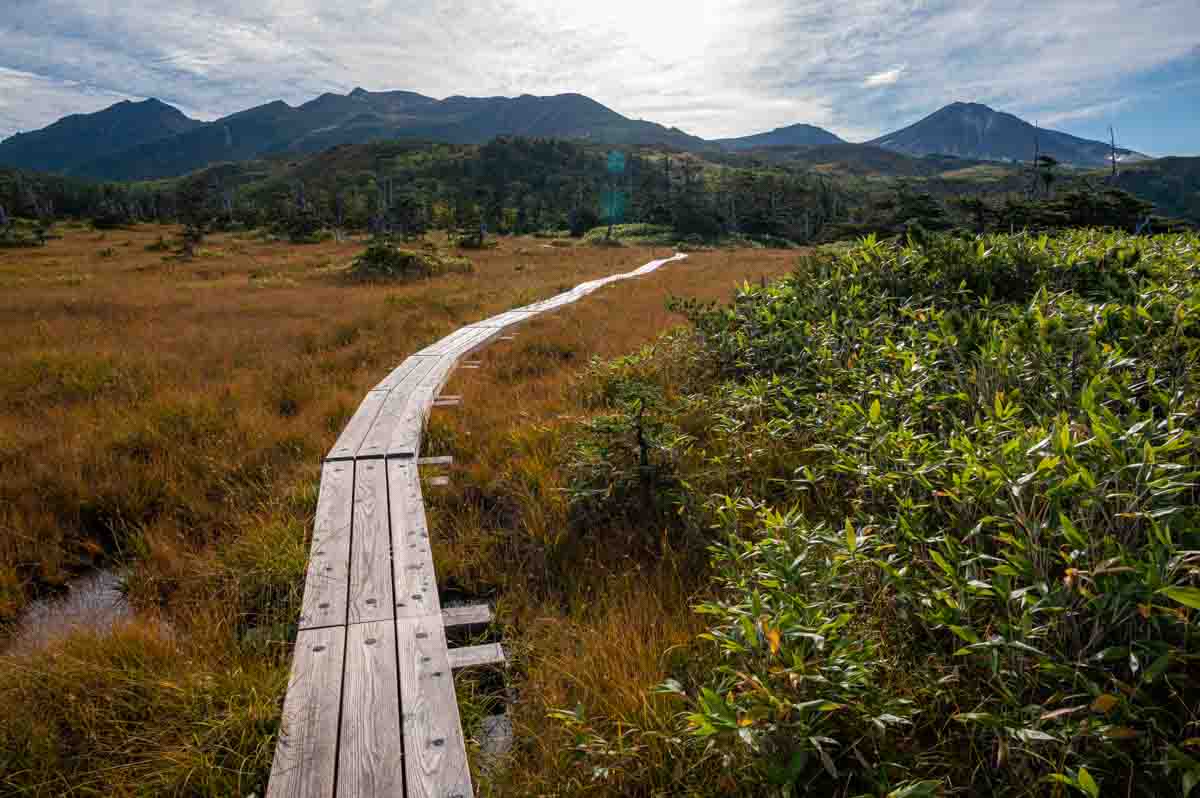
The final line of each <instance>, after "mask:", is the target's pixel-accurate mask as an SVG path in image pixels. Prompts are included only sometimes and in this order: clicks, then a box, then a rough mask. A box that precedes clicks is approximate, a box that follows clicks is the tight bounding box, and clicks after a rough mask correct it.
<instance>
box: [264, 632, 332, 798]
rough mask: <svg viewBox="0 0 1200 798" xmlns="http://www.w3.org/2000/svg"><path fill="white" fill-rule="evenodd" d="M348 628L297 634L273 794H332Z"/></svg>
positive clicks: (292, 797)
mask: <svg viewBox="0 0 1200 798" xmlns="http://www.w3.org/2000/svg"><path fill="white" fill-rule="evenodd" d="M345 641H346V629H345V627H342V626H338V627H333V628H330V629H312V630H308V631H302V632H300V633H299V634H298V635H297V636H296V648H295V652H294V653H293V655H292V676H291V681H290V682H289V684H288V691H287V698H286V700H285V701H284V704H283V719H282V721H281V725H280V730H279V742H278V743H276V745H275V760H274V761H273V762H272V763H271V781H270V782H269V784H268V786H267V798H332V796H333V780H334V769H335V766H336V762H337V749H338V712H339V708H340V705H341V697H342V658H343V656H344V654H345Z"/></svg>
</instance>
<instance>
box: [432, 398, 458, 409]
mask: <svg viewBox="0 0 1200 798" xmlns="http://www.w3.org/2000/svg"><path fill="white" fill-rule="evenodd" d="M461 404H462V399H461V398H459V397H455V398H453V399H434V400H433V406H434V407H458V406H459V405H461Z"/></svg>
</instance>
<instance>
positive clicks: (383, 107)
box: [0, 88, 1146, 180]
mask: <svg viewBox="0 0 1200 798" xmlns="http://www.w3.org/2000/svg"><path fill="white" fill-rule="evenodd" d="M497 136H525V137H540V138H563V139H578V140H584V141H587V142H592V143H596V144H599V145H602V146H614V147H636V146H655V147H666V148H671V149H677V150H690V151H693V152H702V151H711V150H714V149H721V150H725V151H727V152H749V151H755V152H761V153H765V152H766V151H767V150H781V149H782V150H787V149H795V148H822V147H824V148H829V147H839V146H846V147H851V148H853V147H863V146H864V145H851V144H848V143H847V142H845V141H844V140H843V139H841V138H840V137H838V136H837V135H835V134H833V133H831V132H830V131H828V130H825V129H823V128H819V127H816V126H814V125H808V124H796V125H789V126H787V127H781V128H776V129H775V130H771V131H768V132H765V133H757V134H754V135H748V136H741V137H736V138H725V139H718V140H714V141H705V140H704V139H701V138H698V137H696V136H692V135H689V134H687V133H685V132H684V131H682V130H679V129H678V128H674V127H666V126H663V125H659V124H656V123H654V122H647V121H642V120H635V119H630V118H628V117H626V116H622V115H621V114H619V113H617V112H616V111H614V110H612V109H611V108H608V107H606V106H604V105H602V104H600V103H598V102H596V101H595V100H593V99H591V98H589V97H585V96H584V95H582V94H557V95H554V96H549V97H535V96H533V95H529V94H524V95H521V96H519V97H462V96H454V97H447V98H446V99H444V100H437V99H434V98H432V97H427V96H425V95H423V94H418V93H416V92H411V91H383V92H372V91H367V90H365V89H362V88H356V89H354V90H353V91H351V92H349V93H348V94H344V95H343V94H332V93H327V94H322V95H321V96H319V97H316V98H314V99H313V100H310V101H309V102H306V103H304V104H303V105H299V106H291V105H288V104H287V103H285V102H283V101H282V100H276V101H274V102H270V103H266V104H264V105H259V106H257V107H254V108H249V109H246V110H244V111H240V112H238V113H235V114H230V115H229V116H226V117H223V118H221V119H218V120H216V121H214V122H207V123H206V122H200V121H197V120H195V119H189V118H188V117H187V116H186V115H184V114H183V113H182V112H181V111H179V109H177V108H173V107H171V106H169V105H167V104H165V103H162V102H160V101H158V100H154V99H151V100H145V101H143V102H136V103H135V102H129V101H124V102H120V103H117V104H116V105H113V106H111V107H109V108H106V109H104V110H103V111H98V112H96V113H94V114H74V115H71V116H68V117H64V118H63V119H60V120H59V121H58V122H55V123H54V124H52V125H50V126H49V127H46V128H43V129H42V130H37V131H33V132H30V133H23V134H19V135H16V136H13V137H11V138H9V139H7V140H5V141H3V142H0V165H7V166H12V167H16V168H21V169H29V170H34V171H43V172H59V173H63V174H69V175H75V176H80V177H90V178H97V179H102V180H146V179H154V178H163V177H174V176H177V175H182V174H187V173H189V172H193V171H195V170H197V169H201V168H204V167H205V166H208V165H210V164H213V163H223V162H234V161H247V160H253V159H257V158H261V157H263V156H266V155H271V154H279V153H298V154H303V153H311V152H319V151H321V150H325V149H328V148H329V147H333V146H336V145H340V144H362V143H366V142H370V141H377V140H389V139H422V140H430V141H442V142H447V143H452V144H482V143H485V142H487V141H490V140H492V139H494V138H496V137H497ZM1035 137H1036V139H1037V141H1038V146H1039V151H1040V153H1041V154H1043V155H1048V156H1051V157H1053V158H1055V159H1056V160H1058V161H1060V162H1062V163H1064V164H1072V165H1077V166H1086V167H1095V166H1102V165H1105V164H1107V163H1108V159H1109V145H1108V144H1106V143H1105V142H1102V141H1091V140H1088V139H1082V138H1078V137H1076V136H1071V135H1069V134H1067V133H1061V132H1058V131H1054V130H1045V129H1043V130H1037V129H1036V128H1035V127H1034V126H1033V125H1031V124H1029V123H1028V122H1026V121H1024V120H1022V119H1020V118H1018V117H1016V116H1013V115H1012V114H1008V113H1002V112H1000V111H996V110H993V109H991V108H989V107H987V106H986V105H981V104H979V103H963V102H956V103H952V104H950V105H947V106H945V107H944V108H941V109H939V110H938V111H936V112H934V113H932V114H930V115H929V116H927V117H925V118H924V119H922V120H920V121H918V122H916V123H914V124H912V125H909V126H908V127H905V128H903V129H901V130H897V131H895V132H893V133H888V134H887V135H884V136H880V137H879V138H877V139H874V140H872V141H870V142H867V143H866V146H867V147H868V148H867V149H859V150H841V151H836V152H830V153H824V154H822V155H821V157H831V158H832V161H834V162H840V163H844V164H847V165H849V166H850V167H851V168H852V169H859V168H869V169H874V168H877V167H878V164H879V163H881V158H882V153H879V152H878V149H883V150H888V151H890V152H892V153H899V154H901V155H905V156H912V157H917V158H922V157H926V156H953V157H957V158H962V159H970V160H976V161H979V160H989V161H1007V162H1020V163H1026V162H1029V161H1030V160H1032V158H1033V153H1034V140H1035ZM875 148H878V149H875ZM872 149H875V151H874V152H873V151H872ZM1117 154H1118V158H1120V159H1121V160H1123V161H1137V160H1143V159H1145V158H1146V156H1144V155H1142V154H1140V153H1137V152H1134V151H1132V150H1128V149H1124V148H1119V149H1118V150H1117ZM769 157H771V158H775V159H778V158H780V157H784V153H782V152H776V153H775V154H774V155H770V156H769ZM787 159H788V160H793V161H806V160H810V159H808V158H796V157H791V158H787ZM868 164H874V165H870V166H869V165H868ZM927 166H929V165H916V166H914V165H910V164H906V165H896V167H895V168H897V169H899V170H900V171H902V172H911V171H917V172H920V171H926V170H927V169H926V167H927Z"/></svg>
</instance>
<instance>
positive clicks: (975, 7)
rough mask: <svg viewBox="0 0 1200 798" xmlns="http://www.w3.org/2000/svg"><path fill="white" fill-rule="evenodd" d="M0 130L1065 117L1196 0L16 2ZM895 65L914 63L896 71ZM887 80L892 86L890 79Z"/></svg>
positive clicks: (1111, 93) (1, 81)
mask: <svg viewBox="0 0 1200 798" xmlns="http://www.w3.org/2000/svg"><path fill="white" fill-rule="evenodd" d="M6 6H7V7H6V10H5V14H4V16H3V18H0V135H7V134H9V133H12V132H14V131H15V130H18V129H31V128H35V127H40V126H42V125H45V124H48V123H49V122H51V121H53V120H54V119H56V118H58V117H59V116H61V115H62V114H63V113H64V112H68V111H91V110H96V109H97V108H98V107H103V105H107V104H109V103H110V102H112V101H115V100H117V99H121V98H125V97H130V98H141V97H149V96H157V97H159V98H160V99H162V100H164V101H166V102H170V103H172V104H174V105H177V106H179V107H180V108H181V109H183V110H184V111H185V112H187V113H190V114H192V115H195V116H200V117H201V118H214V117H216V116H221V115H224V114H227V113H231V112H234V111H237V110H242V109H244V108H246V107H250V106H253V105H256V104H260V103H263V102H268V101H270V100H274V99H278V98H282V99H284V100H285V101H287V102H290V103H292V104H297V103H301V102H304V101H306V100H308V99H311V98H312V97H313V96H315V95H317V94H319V93H321V92H324V91H338V92H345V91H348V90H349V89H351V88H353V87H354V86H358V85H361V86H364V87H366V88H368V89H410V90H414V91H420V92H422V93H425V94H429V95H432V96H437V97H444V96H448V95H451V94H470V95H495V94H504V95H515V94H520V93H531V94H552V93H558V92H566V91H578V92H581V93H584V94H587V95H589V96H591V97H594V98H595V99H597V100H599V101H600V102H603V103H605V104H606V105H609V106H611V107H613V108H615V109H616V110H618V111H620V112H622V113H624V114H627V115H629V116H633V117H641V118H650V119H653V120H654V121H657V122H661V123H663V124H668V125H676V126H679V127H681V128H683V129H685V130H688V131H689V132H693V133H696V134H698V135H703V136H708V137H719V136H731V135H743V134H747V133H751V132H757V131H760V130H768V129H771V128H774V127H779V126H783V125H788V124H793V123H795V122H809V123H812V124H817V125H822V126H825V127H829V128H831V129H833V130H834V131H835V132H837V133H838V134H840V135H842V136H844V137H848V138H851V139H863V138H869V137H871V136H874V135H877V134H878V133H881V132H883V131H884V130H887V129H890V128H893V127H896V126H899V125H901V124H907V123H910V122H912V121H914V120H915V119H916V118H919V117H920V116H922V115H924V114H927V113H929V112H932V111H933V110H936V108H938V107H940V106H941V105H943V104H945V103H947V102H950V101H953V100H960V99H961V100H976V101H980V102H985V103H989V104H992V105H994V106H997V107H1001V108H1003V109H1004V110H1008V111H1012V112H1014V113H1018V114H1021V115H1023V116H1028V117H1034V116H1037V117H1039V118H1040V119H1043V120H1050V119H1057V120H1060V121H1062V122H1064V123H1067V122H1074V121H1076V120H1086V119H1095V118H1099V117H1103V116H1104V115H1105V114H1119V113H1123V112H1125V111H1127V110H1129V107H1130V105H1131V102H1130V101H1129V98H1130V97H1131V96H1132V92H1133V89H1132V86H1133V85H1134V83H1135V82H1136V81H1138V80H1139V79H1140V78H1142V77H1144V76H1145V75H1146V74H1150V73H1153V72H1154V71H1155V70H1161V69H1164V68H1167V67H1169V66H1170V65H1171V64H1173V63H1179V62H1180V60H1181V59H1187V58H1195V52H1196V47H1197V42H1196V35H1195V33H1194V31H1196V30H1198V29H1200V5H1198V4H1197V3H1196V2H1195V0H1048V2H1046V3H1042V4H1038V5H1036V6H1032V7H1031V6H1029V5H1028V4H1027V3H1024V2H1021V1H1020V0H974V1H973V2H962V0H724V1H718V0H691V2H683V1H682V0H662V1H661V2H657V3H645V2H640V0H639V1H638V2H635V1H634V0H609V2H606V3H603V4H599V3H596V4H570V3H568V4H564V3H560V2H552V1H551V0H476V1H475V2H466V0H447V1H446V2H439V3H437V4H428V3H417V2H414V0H364V2H359V3H347V2H345V0H263V2H261V3H256V4H245V3H242V2H240V0H137V1H136V2H135V0H108V2H105V3H95V2H92V0H6ZM898 65H900V66H898ZM882 89H886V91H881V90H882Z"/></svg>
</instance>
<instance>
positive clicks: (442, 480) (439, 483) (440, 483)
mask: <svg viewBox="0 0 1200 798" xmlns="http://www.w3.org/2000/svg"><path fill="white" fill-rule="evenodd" d="M429 484H430V485H432V486H433V487H435V488H444V487H446V486H447V485H449V484H450V477H430V478H429Z"/></svg>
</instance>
